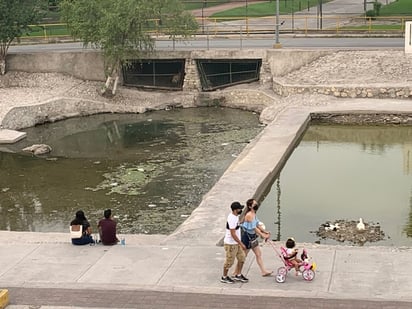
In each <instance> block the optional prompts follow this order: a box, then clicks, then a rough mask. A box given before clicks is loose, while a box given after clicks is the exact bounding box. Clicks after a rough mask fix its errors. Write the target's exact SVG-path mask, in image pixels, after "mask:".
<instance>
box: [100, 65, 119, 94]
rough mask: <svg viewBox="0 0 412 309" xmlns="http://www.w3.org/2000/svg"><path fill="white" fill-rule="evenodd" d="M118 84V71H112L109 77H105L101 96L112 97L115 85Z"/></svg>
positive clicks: (115, 88) (114, 92)
mask: <svg viewBox="0 0 412 309" xmlns="http://www.w3.org/2000/svg"><path fill="white" fill-rule="evenodd" d="M118 82H119V69H118V67H117V68H116V69H114V70H113V71H112V72H111V74H110V75H109V76H107V79H106V83H105V84H104V86H103V89H102V91H101V95H102V96H106V97H112V96H114V95H115V94H116V90H117V85H118Z"/></svg>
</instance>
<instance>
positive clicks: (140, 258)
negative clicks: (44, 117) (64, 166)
mask: <svg viewBox="0 0 412 309" xmlns="http://www.w3.org/2000/svg"><path fill="white" fill-rule="evenodd" d="M11 234H12V235H11V236H13V237H14V236H17V237H18V236H20V237H18V238H19V239H21V241H19V242H15V241H11V242H9V243H7V241H8V239H10V237H9V236H10V235H9V232H1V233H0V250H1V252H2V254H1V256H0V287H2V288H7V289H9V294H10V296H9V297H10V303H11V304H10V306H9V307H8V308H10V309H15V308H16V309H17V308H19V307H18V306H17V305H26V306H28V305H31V306H42V308H46V307H45V306H52V308H56V306H78V307H79V306H80V307H100V308H125V307H127V308H149V307H150V306H151V307H150V308H194V303H196V304H198V305H199V306H200V308H218V307H225V308H234V307H233V306H232V307H231V306H226V305H229V304H231V303H232V302H233V301H234V298H236V300H235V302H240V303H242V304H243V305H247V306H243V307H242V306H240V308H250V307H251V306H252V305H253V304H255V305H256V306H255V305H253V307H255V308H263V307H265V304H266V305H267V304H273V305H275V304H280V303H283V305H285V303H286V304H289V305H292V308H295V305H296V307H297V305H298V304H302V305H303V304H306V305H305V306H306V307H309V308H315V307H317V308H319V307H318V304H322V303H323V304H325V306H326V305H327V306H328V307H329V308H336V307H339V308H359V306H357V305H355V304H363V305H364V306H362V308H372V306H373V308H406V307H407V306H408V308H410V306H411V305H412V295H411V293H410V291H411V290H412V280H410V275H409V274H408V272H407V271H405V267H404V266H405V265H408V262H409V260H410V256H411V253H412V249H410V248H408V249H406V248H404V249H395V248H385V247H379V248H378V247H374V248H371V247H368V248H366V247H365V248H357V247H345V246H337V247H334V246H322V245H306V246H305V247H306V248H307V249H308V251H309V254H310V255H311V256H312V257H313V258H314V260H315V261H316V263H317V265H318V269H317V271H316V277H315V279H314V280H313V281H312V282H305V281H304V280H303V279H302V277H295V275H294V273H293V272H291V273H289V274H288V276H287V279H286V282H285V283H283V284H279V283H276V281H275V278H274V277H261V276H260V273H259V270H258V267H257V265H256V262H255V260H254V258H253V254H249V255H248V259H247V262H246V264H245V267H244V274H245V275H246V276H247V277H248V278H249V280H250V281H249V283H244V284H241V283H235V284H233V285H228V284H223V283H221V282H220V281H219V279H220V276H221V271H222V265H223V262H224V250H223V248H222V247H217V246H178V245H173V246H170V245H159V244H156V243H153V238H150V237H149V238H148V239H147V243H146V244H145V245H143V244H142V243H144V241H145V240H144V237H140V239H139V241H140V242H137V241H136V240H131V242H132V243H129V239H128V238H127V239H126V242H127V243H126V246H124V247H123V246H120V245H117V246H113V247H105V246H102V245H96V246H72V245H71V244H70V243H69V242H68V235H67V234H58V233H53V234H52V235H50V236H49V235H48V234H42V233H33V234H32V236H34V237H37V238H38V242H39V243H37V244H36V243H24V241H25V239H26V238H25V237H21V236H25V235H24V234H25V233H23V234H22V235H18V234H19V233H18V232H14V233H11ZM48 239H50V240H48ZM131 239H132V238H131ZM159 239H160V238H159ZM277 245H279V246H280V244H279V243H277ZM262 251H263V258H264V261H265V263H266V266H267V268H268V269H272V270H276V269H277V267H280V266H281V265H282V264H281V261H280V260H279V259H278V257H277V256H276V254H275V251H274V250H273V248H272V247H271V246H269V245H267V244H266V245H264V246H262ZM395 257H396V261H395ZM365 261H367V262H365ZM208 295H210V296H211V295H213V297H209V296H208ZM240 296H243V298H239V297H240ZM246 296H250V297H252V298H250V297H246ZM279 298H281V300H279ZM200 299H201V300H202V301H199V300H200ZM355 300H356V301H355ZM376 301H379V302H376ZM153 302H154V303H153ZM187 302H188V303H187ZM189 303H192V305H191V306H186V305H184V304H187V305H188V304H189ZM206 304H208V305H207V306H206ZM218 304H219V305H218ZM310 304H312V305H313V306H310ZM143 305H147V306H149V307H143ZM386 305H387V306H388V307H386ZM199 306H197V305H196V307H197V308H198V307H199ZM270 307H271V308H276V307H275V306H272V305H271V306H270ZM35 308H39V307H35Z"/></svg>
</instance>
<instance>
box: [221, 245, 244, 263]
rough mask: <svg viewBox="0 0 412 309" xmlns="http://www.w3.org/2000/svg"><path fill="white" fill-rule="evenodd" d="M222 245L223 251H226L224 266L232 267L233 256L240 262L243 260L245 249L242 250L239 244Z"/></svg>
mask: <svg viewBox="0 0 412 309" xmlns="http://www.w3.org/2000/svg"><path fill="white" fill-rule="evenodd" d="M223 247H224V248H225V252H226V260H225V264H224V267H225V268H230V267H232V265H233V263H234V262H235V258H236V259H237V260H238V262H240V263H244V262H245V259H246V254H245V251H243V250H242V248H241V247H240V245H239V244H236V245H228V244H224V245H223Z"/></svg>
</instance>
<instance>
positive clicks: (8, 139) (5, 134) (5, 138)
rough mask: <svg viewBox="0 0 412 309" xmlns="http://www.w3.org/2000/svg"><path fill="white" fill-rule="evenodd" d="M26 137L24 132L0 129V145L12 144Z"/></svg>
mask: <svg viewBox="0 0 412 309" xmlns="http://www.w3.org/2000/svg"><path fill="white" fill-rule="evenodd" d="M26 136H27V133H26V132H19V131H14V130H8V129H0V144H14V143H15V142H17V141H19V140H21V139H23V138H25V137H26Z"/></svg>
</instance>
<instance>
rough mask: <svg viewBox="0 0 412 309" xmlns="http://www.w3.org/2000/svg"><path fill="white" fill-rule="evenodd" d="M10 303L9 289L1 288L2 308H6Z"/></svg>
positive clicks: (0, 308)
mask: <svg viewBox="0 0 412 309" xmlns="http://www.w3.org/2000/svg"><path fill="white" fill-rule="evenodd" d="M8 304H9V291H8V290H0V309H4V308H6V306H7V305H8Z"/></svg>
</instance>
